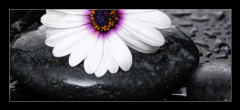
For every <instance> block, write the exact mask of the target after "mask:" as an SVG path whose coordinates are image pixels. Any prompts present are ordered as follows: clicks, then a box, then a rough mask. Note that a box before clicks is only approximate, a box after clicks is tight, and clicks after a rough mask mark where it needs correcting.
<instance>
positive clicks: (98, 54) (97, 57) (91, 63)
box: [84, 39, 103, 74]
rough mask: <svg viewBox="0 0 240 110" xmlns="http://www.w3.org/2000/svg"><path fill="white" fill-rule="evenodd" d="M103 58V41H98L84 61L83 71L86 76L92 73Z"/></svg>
mask: <svg viewBox="0 0 240 110" xmlns="http://www.w3.org/2000/svg"><path fill="white" fill-rule="evenodd" d="M102 56H103V39H98V40H97V42H96V44H95V46H94V48H93V49H92V51H91V52H90V53H89V55H88V56H87V58H86V59H85V60H84V69H85V71H86V72H87V73H88V74H92V73H94V72H95V71H96V70H97V68H98V66H99V64H100V61H101V59H102Z"/></svg>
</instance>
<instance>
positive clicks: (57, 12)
mask: <svg viewBox="0 0 240 110" xmlns="http://www.w3.org/2000/svg"><path fill="white" fill-rule="evenodd" d="M46 13H47V14H57V15H63V14H66V13H62V12H59V11H56V10H52V9H47V10H46Z"/></svg>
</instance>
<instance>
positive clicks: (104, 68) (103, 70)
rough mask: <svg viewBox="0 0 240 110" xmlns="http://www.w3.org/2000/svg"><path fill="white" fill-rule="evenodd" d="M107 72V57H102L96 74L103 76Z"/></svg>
mask: <svg viewBox="0 0 240 110" xmlns="http://www.w3.org/2000/svg"><path fill="white" fill-rule="evenodd" d="M106 72H107V66H106V64H105V59H104V57H102V59H101V62H100V64H99V66H98V69H97V71H96V72H95V75H96V76H97V77H102V76H103V75H104V74H105V73H106Z"/></svg>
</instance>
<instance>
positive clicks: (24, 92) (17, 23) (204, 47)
mask: <svg viewBox="0 0 240 110" xmlns="http://www.w3.org/2000/svg"><path fill="white" fill-rule="evenodd" d="M159 10H160V11H162V12H164V13H166V14H167V15H168V16H169V17H170V19H171V20H172V25H174V26H177V27H179V28H180V29H181V30H182V31H183V32H185V33H186V34H187V35H188V36H189V37H190V38H191V39H192V40H193V41H194V42H195V44H196V45H197V47H198V49H199V53H200V64H199V66H201V65H202V64H204V63H207V62H213V61H224V62H225V63H226V64H228V65H231V61H232V60H231V59H232V58H231V56H232V55H231V53H232V52H231V50H232V35H231V27H232V14H231V10H230V9H159ZM45 13H46V11H45V10H9V14H10V24H9V26H10V33H9V34H10V35H9V36H10V38H9V40H10V41H9V42H11V41H12V39H13V38H14V36H17V35H18V34H20V33H22V32H24V31H25V30H27V29H28V28H30V27H32V26H35V25H39V24H41V22H40V18H41V16H42V15H44V14H45ZM10 54H11V53H10ZM9 81H10V82H9V97H10V98H9V99H10V101H51V100H52V99H49V98H48V97H45V96H41V95H39V94H37V93H35V92H33V91H31V90H29V89H27V88H25V87H24V86H22V85H21V84H19V83H18V81H17V80H16V79H14V78H13V77H12V76H11V72H10V75H9ZM186 89H187V84H186V85H185V86H184V87H182V88H181V89H180V90H178V91H176V92H174V93H173V95H171V96H167V97H166V98H164V99H159V101H187V93H186Z"/></svg>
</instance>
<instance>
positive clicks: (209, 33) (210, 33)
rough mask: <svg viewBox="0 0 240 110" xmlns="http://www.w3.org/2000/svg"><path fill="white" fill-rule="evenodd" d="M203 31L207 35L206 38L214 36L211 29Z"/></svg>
mask: <svg viewBox="0 0 240 110" xmlns="http://www.w3.org/2000/svg"><path fill="white" fill-rule="evenodd" d="M203 33H204V34H205V35H207V36H208V38H216V36H215V35H214V34H213V32H212V31H206V30H205V31H203Z"/></svg>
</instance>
